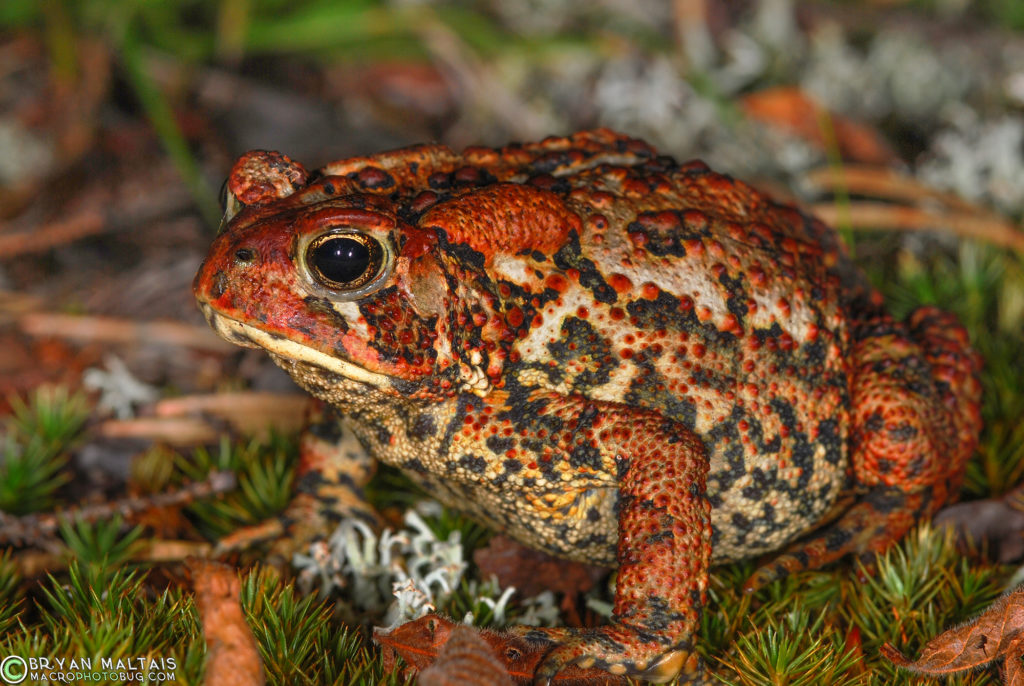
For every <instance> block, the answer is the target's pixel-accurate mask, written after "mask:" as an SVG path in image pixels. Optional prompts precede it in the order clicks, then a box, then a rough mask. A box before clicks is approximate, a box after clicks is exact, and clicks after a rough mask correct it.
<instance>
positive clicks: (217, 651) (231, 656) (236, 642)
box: [186, 558, 266, 686]
mask: <svg viewBox="0 0 1024 686" xmlns="http://www.w3.org/2000/svg"><path fill="white" fill-rule="evenodd" d="M186 562H187V564H188V567H189V572H190V573H191V575H192V585H193V587H194V588H195V592H196V606H197V607H198V608H199V618H200V621H201V622H202V625H203V635H204V636H205V638H206V676H205V678H204V680H203V683H204V684H208V685H210V686H213V685H214V684H216V685H217V686H262V685H263V684H265V683H266V677H265V675H264V673H263V661H262V660H261V659H260V653H259V649H258V648H257V647H256V639H255V638H254V637H253V635H252V630H251V629H250V628H249V625H248V624H247V623H246V621H245V615H243V614H242V605H241V603H240V602H239V600H238V596H239V591H240V590H241V582H240V581H239V580H238V574H237V572H236V571H235V570H234V569H232V568H231V567H228V566H227V565H224V564H221V563H219V562H213V561H210V560H200V559H198V558H189V559H188V560H187V561H186Z"/></svg>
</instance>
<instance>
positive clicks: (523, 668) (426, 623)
mask: <svg viewBox="0 0 1024 686" xmlns="http://www.w3.org/2000/svg"><path fill="white" fill-rule="evenodd" d="M459 626H460V625H459V624H456V623H455V622H453V621H452V620H450V619H448V618H446V617H441V616H440V615H426V616H424V617H420V618H419V619H417V620H414V621H411V622H406V623H405V624H402V625H401V626H399V627H397V628H395V629H394V630H393V631H391V632H388V633H385V632H382V631H377V632H375V633H374V636H373V639H374V640H375V641H376V642H377V643H379V644H380V645H381V646H382V647H383V649H384V663H385V667H386V669H389V670H390V669H393V667H394V664H395V658H396V656H401V657H402V659H403V660H405V661H406V662H407V663H408V664H409V665H410V670H412V671H416V670H420V671H422V670H424V669H426V668H427V667H428V666H429V665H430V664H432V663H433V662H434V661H435V660H436V659H437V658H438V655H439V654H440V652H441V650H442V649H443V648H444V646H445V644H446V643H447V642H448V640H449V639H450V638H451V636H452V632H453V631H454V630H455V629H456V628H457V627H459ZM470 628H472V627H470ZM473 631H475V632H478V633H479V635H480V638H482V639H483V640H484V642H486V643H487V644H488V645H489V646H491V648H492V649H493V650H494V653H495V654H496V655H497V658H498V660H499V661H500V663H501V664H502V665H503V666H504V668H505V671H506V672H507V673H508V675H509V676H510V677H511V678H512V680H513V681H514V682H515V683H517V684H532V683H533V675H534V673H535V672H536V670H537V665H538V664H540V661H541V660H542V659H543V658H544V656H545V655H546V654H547V653H548V651H549V650H550V649H551V647H552V646H551V644H549V643H531V642H528V641H526V640H525V639H523V638H521V637H519V636H513V635H510V634H506V633H498V632H495V631H488V630H487V629H473ZM550 683H551V684H553V685H555V686H599V685H600V686H625V685H626V684H628V683H629V680H628V679H627V678H626V677H618V676H613V675H611V674H609V673H608V672H606V671H604V670H601V669H593V668H591V669H583V668H581V667H577V666H575V665H573V666H570V667H567V668H566V669H563V670H562V671H561V672H559V673H558V675H557V676H555V677H554V678H553V679H552V680H551V682H550Z"/></svg>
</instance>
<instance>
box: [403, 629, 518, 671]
mask: <svg viewBox="0 0 1024 686" xmlns="http://www.w3.org/2000/svg"><path fill="white" fill-rule="evenodd" d="M417 683H418V684H419V685H420V686H512V678H511V677H509V675H508V672H506V671H505V668H504V667H503V666H502V664H501V662H500V661H499V660H498V657H497V656H496V655H495V654H494V649H493V648H491V646H489V645H488V644H487V642H486V641H484V639H483V638H481V637H480V634H479V633H477V632H476V631H474V630H473V629H472V628H471V627H468V626H465V625H460V626H456V627H455V628H454V629H453V630H452V633H451V636H450V637H449V638H448V641H447V642H446V643H445V644H444V648H442V649H441V652H440V653H439V654H438V656H437V661H436V662H434V664H432V665H431V666H430V667H427V668H426V669H424V670H423V672H422V673H421V674H420V678H419V680H418V681H417Z"/></svg>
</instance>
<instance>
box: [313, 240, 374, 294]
mask: <svg viewBox="0 0 1024 686" xmlns="http://www.w3.org/2000/svg"><path fill="white" fill-rule="evenodd" d="M310 257H311V259H312V262H313V266H315V267H316V268H317V270H318V271H319V272H320V273H321V274H322V275H323V276H324V277H325V278H327V279H330V280H331V281H334V282H335V283H340V284H347V283H350V282H352V281H356V280H357V279H359V277H361V276H363V274H365V273H366V270H367V269H368V268H369V267H370V249H369V248H368V247H366V244H365V243H363V242H362V241H357V240H355V239H354V238H345V237H344V236H341V237H338V238H331V239H329V240H326V241H324V242H323V243H321V244H320V245H318V246H316V247H315V248H313V250H312V252H311V254H310Z"/></svg>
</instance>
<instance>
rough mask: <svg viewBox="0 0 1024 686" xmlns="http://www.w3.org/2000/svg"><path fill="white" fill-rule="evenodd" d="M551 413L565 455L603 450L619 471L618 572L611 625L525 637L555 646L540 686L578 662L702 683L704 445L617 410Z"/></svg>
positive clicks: (597, 407) (706, 535)
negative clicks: (697, 642) (698, 646)
mask: <svg viewBox="0 0 1024 686" xmlns="http://www.w3.org/2000/svg"><path fill="white" fill-rule="evenodd" d="M549 413H555V414H556V415H557V416H558V417H559V419H561V420H562V421H561V422H560V424H561V425H562V426H563V427H567V431H565V432H561V434H560V437H559V434H555V437H557V440H558V442H559V443H561V445H560V446H559V447H561V448H562V450H564V451H567V452H568V453H570V454H571V453H572V451H574V450H579V449H580V448H581V447H583V448H586V447H588V446H589V447H591V448H597V449H598V451H599V453H600V454H601V456H602V462H604V463H605V464H606V465H607V466H608V467H610V468H613V469H614V470H615V471H614V473H615V474H616V475H617V477H616V480H617V482H618V488H619V506H618V534H619V535H618V547H617V558H618V565H619V573H618V581H617V584H616V591H615V605H614V609H613V613H612V622H611V624H610V625H609V626H605V627H600V628H597V629H532V630H529V629H526V628H523V629H521V630H520V633H521V634H522V635H523V637H524V638H526V639H527V640H536V641H553V642H554V644H555V647H554V648H553V649H552V650H551V652H550V653H548V654H547V656H546V657H545V658H544V660H543V661H542V662H541V664H540V666H539V667H538V669H537V674H536V676H537V679H538V681H540V682H541V683H543V682H544V681H546V680H550V679H551V678H552V677H553V676H554V675H555V674H557V673H558V672H559V671H560V670H561V669H562V668H563V667H565V666H567V665H570V664H576V665H580V666H582V667H600V668H603V669H605V670H607V671H608V672H610V673H612V674H626V675H629V676H633V677H637V678H640V679H646V680H648V681H652V682H655V683H662V682H666V681H670V680H671V679H672V678H674V677H675V676H677V675H679V674H682V675H683V680H682V683H694V682H702V681H703V679H704V676H703V670H702V667H701V664H700V660H699V658H698V656H697V653H696V651H695V649H694V635H695V633H696V631H697V628H698V626H699V623H700V617H701V611H702V608H703V606H704V602H705V598H706V595H707V582H708V565H709V562H710V558H711V506H710V504H709V503H708V500H707V498H706V497H705V482H706V477H707V472H708V463H707V457H706V452H705V449H704V445H703V443H702V442H701V440H700V439H699V438H698V437H697V436H696V435H695V434H694V433H693V432H692V431H690V430H688V429H686V428H685V427H683V426H682V425H680V424H679V423H677V422H675V421H672V420H669V419H665V418H664V417H661V416H660V415H657V414H655V413H652V412H646V411H638V410H636V409H634V408H628V407H626V406H623V405H617V404H614V403H602V402H591V401H586V400H579V401H578V402H577V401H573V400H572V399H564V398H561V399H557V400H552V402H550V403H549V404H548V405H547V406H546V407H545V410H544V412H543V414H544V415H549ZM581 439H582V440H581ZM606 468H607V467H606Z"/></svg>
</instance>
